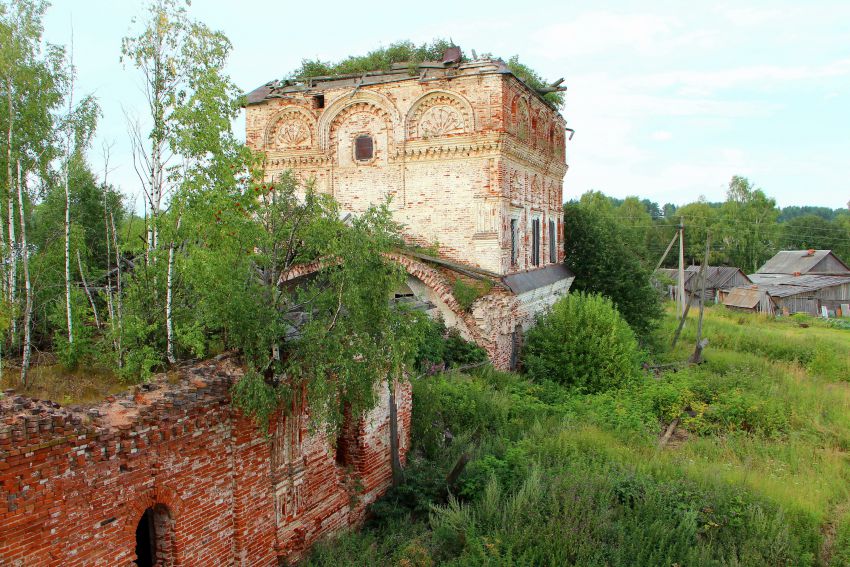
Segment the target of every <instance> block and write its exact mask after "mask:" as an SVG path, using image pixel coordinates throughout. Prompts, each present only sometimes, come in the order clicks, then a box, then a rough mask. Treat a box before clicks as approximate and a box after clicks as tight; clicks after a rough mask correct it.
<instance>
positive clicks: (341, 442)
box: [334, 432, 350, 468]
mask: <svg viewBox="0 0 850 567" xmlns="http://www.w3.org/2000/svg"><path fill="white" fill-rule="evenodd" d="M334 458H335V460H336V464H338V465H339V466H341V467H343V468H345V467H347V466H348V465H349V464H350V459H349V458H348V440H347V439H346V438H345V436H344V435H343V434H342V433H341V432H340V434H339V437H337V438H336V451H334Z"/></svg>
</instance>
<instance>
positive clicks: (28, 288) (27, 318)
mask: <svg viewBox="0 0 850 567" xmlns="http://www.w3.org/2000/svg"><path fill="white" fill-rule="evenodd" d="M21 178H22V176H21V160H18V212H19V213H20V215H21V218H20V221H21V223H20V228H21V264H22V266H23V269H24V294H25V296H26V302H25V307H24V352H23V359H22V360H21V383H22V384H23V386H24V387H26V385H27V373H28V372H29V368H30V351H31V349H32V345H31V340H30V338H31V335H30V333H31V329H30V327H32V285H31V284H30V267H29V249H28V248H27V222H26V216H25V215H24V193H23V188H22V186H23V183H22V182H21Z"/></svg>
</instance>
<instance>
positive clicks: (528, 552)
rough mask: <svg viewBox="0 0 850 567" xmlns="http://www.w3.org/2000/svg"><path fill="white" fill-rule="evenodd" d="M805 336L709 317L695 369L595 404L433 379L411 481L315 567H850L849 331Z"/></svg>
mask: <svg viewBox="0 0 850 567" xmlns="http://www.w3.org/2000/svg"><path fill="white" fill-rule="evenodd" d="M800 323H801V321H800V320H797V319H793V318H786V319H782V320H773V319H768V318H765V317H761V316H757V315H750V314H742V313H738V312H732V311H727V310H725V309H722V308H719V307H712V308H709V309H707V310H706V314H705V320H704V331H703V336H705V337H707V338H708V339H709V341H710V342H709V346H708V347H707V348H706V350H705V353H704V356H705V362H704V363H703V364H700V365H698V366H692V367H687V368H681V369H679V370H678V371H675V372H674V371H672V370H671V371H667V372H665V373H663V374H661V375H659V376H655V375H653V374H651V373H647V375H645V376H644V377H643V379H642V380H640V381H639V382H637V383H635V384H630V385H628V386H625V387H623V388H621V389H619V390H616V391H609V392H603V393H600V394H595V395H575V394H572V393H570V392H569V391H567V390H565V389H564V388H562V387H561V386H559V385H557V384H553V383H546V382H543V383H531V382H530V381H529V380H527V379H526V378H525V377H523V376H521V375H517V374H511V373H502V372H496V371H493V370H492V369H485V370H482V371H478V372H475V373H473V374H460V373H453V374H445V375H441V376H436V377H428V378H423V379H422V380H420V381H418V382H416V383H415V384H414V422H413V427H414V430H413V440H414V446H413V451H412V453H411V456H410V464H409V466H408V469H407V481H406V482H405V483H404V484H403V485H402V486H401V487H399V489H396V490H392V491H390V493H389V494H388V495H387V497H386V498H384V499H383V500H382V501H379V502H378V503H377V504H376V505H375V506H373V516H372V520H371V521H370V522H369V523H368V524H367V527H366V528H365V529H364V530H363V531H361V532H358V533H352V534H347V535H345V536H343V538H342V539H339V540H333V541H329V542H326V543H324V544H321V545H319V546H318V547H317V549H316V551H315V553H314V554H313V555H312V557H311V558H309V560H308V564H312V565H333V564H336V563H335V562H338V561H340V560H342V559H343V558H345V557H349V558H350V557H362V558H364V561H365V562H364V563H363V564H370V565H422V566H426V565H582V566H584V565H646V566H650V565H652V566H655V565H824V566H827V565H828V566H838V565H850V490H848V487H850V383H848V380H850V372H848V368H850V331H848V330H844V329H839V328H831V327H829V326H828V325H827V324H824V323H822V322H819V321H815V320H807V321H802V323H803V324H804V325H805V326H800ZM674 328H675V320H674V318H673V317H672V314H670V313H669V311H668V317H667V319H666V320H665V322H664V324H663V326H662V328H661V329H660V330H659V334H660V337H661V338H662V339H663V340H666V341H669V337H670V336H672V331H673V329H674ZM694 339H695V314H694V316H692V317H691V319H690V320H689V321H688V322H687V324H686V326H685V328H684V331H683V333H682V339H681V341H680V343H679V345H677V347H676V348H675V349H667V350H666V351H664V352H662V353H658V354H656V357H657V358H658V359H659V360H661V361H668V362H672V361H681V360H685V359H686V358H687V357H688V356H689V355H690V351H691V350H692V348H693V342H694ZM659 342H661V340H659ZM674 419H677V420H678V423H679V432H678V434H677V435H676V436H674V441H673V442H671V443H670V444H668V445H667V446H664V447H659V437H660V435H661V434H662V432H663V431H664V429H665V428H666V427H667V425H668V424H669V423H670V422H671V421H673V420H674ZM447 433H448V435H447ZM462 452H466V453H468V454H469V455H471V456H472V460H471V462H470V464H469V465H468V466H467V468H466V470H465V471H464V473H463V474H462V475H461V477H460V478H459V479H458V482H457V483H456V485H455V486H452V487H447V486H445V480H444V479H445V475H446V473H447V472H448V470H450V468H451V467H452V466H453V464H454V463H455V461H456V459H457V457H458V455H460V454H461V453H462Z"/></svg>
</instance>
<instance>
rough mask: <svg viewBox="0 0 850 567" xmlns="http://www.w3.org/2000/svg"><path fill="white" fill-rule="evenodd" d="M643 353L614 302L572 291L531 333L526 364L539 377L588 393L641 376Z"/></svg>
mask: <svg viewBox="0 0 850 567" xmlns="http://www.w3.org/2000/svg"><path fill="white" fill-rule="evenodd" d="M641 359H642V353H641V351H640V349H639V347H638V344H637V339H636V338H635V334H634V332H633V331H632V330H631V328H630V327H629V325H628V323H626V321H625V320H624V319H623V318H622V317H621V316H620V314H619V313H618V312H617V310H616V309H615V308H614V304H613V303H612V302H611V300H609V299H607V298H604V297H602V296H599V295H586V294H584V293H571V294H569V295H568V296H566V297H564V298H563V299H561V300H559V301H558V302H557V303H555V305H554V306H553V307H552V310H551V311H550V312H549V313H547V314H546V315H545V316H543V317H542V318H541V319H540V320H538V322H537V324H536V325H535V326H534V327H533V328H532V329H531V330H530V331H529V332H528V336H527V338H526V344H525V349H524V352H523V364H524V366H525V368H526V370H527V372H528V375H529V376H530V377H531V378H532V379H533V380H537V381H542V380H553V381H555V382H558V383H560V384H564V385H566V386H569V387H571V388H574V389H575V390H576V391H579V392H584V393H594V392H602V391H605V390H610V389H612V388H617V387H620V386H622V385H624V384H627V383H629V382H630V381H632V380H634V379H635V378H637V376H639V375H640V363H641Z"/></svg>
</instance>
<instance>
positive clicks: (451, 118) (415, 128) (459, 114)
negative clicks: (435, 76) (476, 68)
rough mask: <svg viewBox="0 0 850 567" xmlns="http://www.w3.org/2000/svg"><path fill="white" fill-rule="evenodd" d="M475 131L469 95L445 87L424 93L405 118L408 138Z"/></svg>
mask: <svg viewBox="0 0 850 567" xmlns="http://www.w3.org/2000/svg"><path fill="white" fill-rule="evenodd" d="M474 131H475V113H474V112H473V110H472V105H471V104H470V103H469V101H468V100H466V98H464V97H463V96H461V95H459V94H458V93H454V92H451V91H446V90H433V91H429V92H427V93H425V94H424V95H422V96H421V97H419V98H418V99H416V101H414V103H413V104H412V105H411V107H410V110H409V111H408V112H407V116H406V117H405V133H406V135H407V137H408V139H411V140H413V139H426V138H438V137H442V136H450V135H453V134H469V133H471V132H474Z"/></svg>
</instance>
